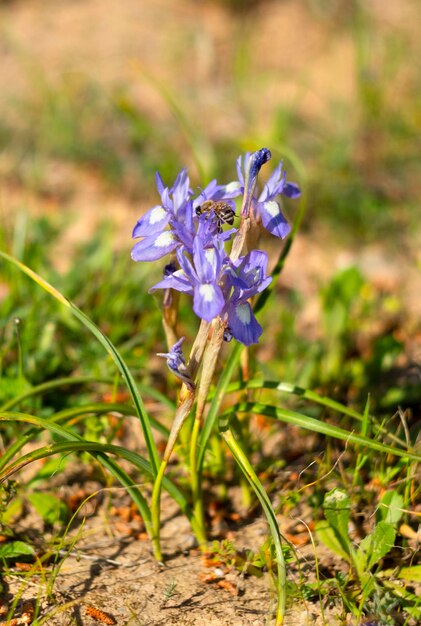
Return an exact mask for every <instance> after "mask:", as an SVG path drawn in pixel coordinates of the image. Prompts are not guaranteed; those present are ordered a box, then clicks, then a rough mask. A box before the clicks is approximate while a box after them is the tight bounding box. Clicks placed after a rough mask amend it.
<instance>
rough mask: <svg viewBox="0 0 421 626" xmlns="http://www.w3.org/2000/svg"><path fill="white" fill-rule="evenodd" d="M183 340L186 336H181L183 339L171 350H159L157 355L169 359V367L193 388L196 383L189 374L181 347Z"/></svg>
mask: <svg viewBox="0 0 421 626" xmlns="http://www.w3.org/2000/svg"><path fill="white" fill-rule="evenodd" d="M183 341H184V337H181V339H179V340H178V341H177V343H175V344H174V345H173V346H172V348H171V349H170V351H169V352H158V353H157V356H162V357H164V358H165V359H167V365H168V367H169V369H170V370H171V371H172V372H174V374H175V375H176V376H177V377H178V378H180V379H181V380H182V381H183V382H184V383H186V385H188V386H189V387H191V388H192V387H194V383H193V381H192V380H191V378H190V376H189V375H188V372H187V367H186V359H185V358H184V354H183V350H182V348H181V344H182V343H183Z"/></svg>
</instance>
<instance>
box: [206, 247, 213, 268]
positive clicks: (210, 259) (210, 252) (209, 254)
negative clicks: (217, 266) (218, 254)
mask: <svg viewBox="0 0 421 626" xmlns="http://www.w3.org/2000/svg"><path fill="white" fill-rule="evenodd" d="M205 257H206V260H207V261H208V262H209V263H210V265H213V264H214V262H215V248H206V250H205Z"/></svg>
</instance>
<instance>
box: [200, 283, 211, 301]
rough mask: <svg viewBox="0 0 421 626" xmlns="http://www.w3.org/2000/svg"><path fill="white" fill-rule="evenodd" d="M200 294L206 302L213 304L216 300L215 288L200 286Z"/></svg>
mask: <svg viewBox="0 0 421 626" xmlns="http://www.w3.org/2000/svg"><path fill="white" fill-rule="evenodd" d="M199 293H200V295H201V296H202V298H203V300H204V301H205V302H212V300H213V299H214V294H215V292H214V288H213V286H212V285H200V287H199Z"/></svg>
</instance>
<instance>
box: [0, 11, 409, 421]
mask: <svg viewBox="0 0 421 626" xmlns="http://www.w3.org/2000/svg"><path fill="white" fill-rule="evenodd" d="M419 8H420V4H419V2H418V1H417V0H400V1H399V2H388V3H384V2H378V1H375V0H372V1H366V2H362V1H361V2H358V1H352V2H350V1H348V0H330V1H329V0H295V1H293V0H266V1H263V0H262V1H259V0H254V1H253V0H248V1H246V0H244V1H243V2H241V1H235V0H231V1H229V0H226V1H223V0H219V1H217V0H213V1H212V0H201V1H199V0H196V1H193V0H172V1H171V0H157V1H153V0H143V1H142V2H139V1H138V0H125V2H124V3H121V2H119V1H118V0H84V2H73V1H71V0H61V1H59V2H57V0H43V1H42V2H39V1H36V0H15V1H13V0H9V1H8V2H5V1H4V2H1V4H0V37H1V45H0V78H1V85H2V89H1V95H0V146H1V151H0V175H1V182H0V218H1V224H0V246H1V248H2V249H3V250H5V251H7V252H9V253H12V254H13V255H15V256H17V257H18V258H20V259H22V260H23V261H25V262H26V263H27V264H28V265H30V266H31V267H33V268H34V269H35V270H36V271H38V272H39V273H41V274H42V275H43V276H45V277H46V278H47V279H49V280H50V281H52V282H53V284H55V285H56V286H57V287H58V288H59V289H60V290H61V291H62V292H63V293H64V294H65V295H66V296H68V297H70V298H72V299H73V300H74V301H75V302H76V303H77V304H78V305H79V306H80V307H81V308H82V309H83V310H84V311H85V312H86V313H87V314H89V315H90V316H92V317H93V319H94V320H95V321H96V322H97V323H98V324H99V325H100V326H101V328H102V329H103V330H104V331H105V332H106V333H107V334H109V336H110V337H111V339H112V340H113V341H114V342H116V343H117V344H118V345H119V346H121V347H122V349H123V351H124V352H125V354H126V358H128V360H129V361H130V362H131V363H132V365H133V367H136V368H140V369H141V376H142V377H143V378H148V377H149V378H151V377H152V378H156V377H159V376H162V375H163V374H164V368H163V366H162V363H160V362H156V361H155V360H154V358H153V357H152V356H151V355H153V354H154V353H155V352H156V351H158V350H161V349H162V347H163V333H162V330H161V328H160V312H159V300H158V298H155V297H154V300H153V303H154V304H153V306H151V304H150V303H151V297H150V296H148V295H147V288H148V287H149V286H150V285H152V284H153V280H154V278H153V276H151V275H150V273H151V268H150V267H146V268H145V267H142V266H141V265H140V264H134V263H132V262H131V261H130V255H129V252H130V247H131V239H130V236H131V229H132V227H133V225H134V223H135V221H136V219H137V218H138V217H139V215H140V214H141V213H142V212H143V211H145V210H146V209H147V208H149V207H150V206H152V205H153V204H154V203H155V202H156V198H157V196H156V192H155V188H154V174H155V171H156V170H159V171H160V172H161V173H162V175H163V177H164V180H165V181H166V182H168V183H170V182H171V180H172V178H173V177H174V176H175V174H176V173H177V171H178V170H179V169H180V168H181V167H183V166H187V167H188V168H189V172H190V175H191V179H192V183H193V186H198V185H204V184H206V182H207V181H208V180H210V179H211V178H213V177H214V176H217V177H218V179H219V180H220V182H228V181H230V180H233V179H234V178H235V167H234V161H235V158H236V156H237V155H238V154H240V153H241V152H243V151H245V150H253V149H257V148H260V147H262V146H267V147H269V148H270V149H271V150H272V153H273V156H274V158H273V163H275V162H276V161H277V160H279V159H280V158H283V159H284V162H285V167H286V169H287V172H288V177H289V179H290V180H292V181H296V182H298V183H299V184H300V185H301V186H302V188H303V198H302V200H301V202H303V203H305V208H306V215H305V219H304V223H303V226H302V228H301V231H300V233H299V236H298V237H297V240H296V242H295V244H294V246H293V251H292V253H291V255H290V257H289V259H288V262H287V267H286V271H285V273H284V275H283V277H282V281H281V285H280V287H279V289H278V291H277V296H276V297H277V298H278V300H279V304H281V307H280V306H278V302H274V303H273V306H272V307H271V308H269V309H268V310H266V311H265V312H264V314H263V316H262V320H263V323H264V326H265V328H266V329H267V332H268V335H266V336H270V337H275V341H273V342H272V341H270V342H268V343H269V344H270V345H265V335H263V338H262V346H261V348H260V361H259V363H261V367H262V369H263V370H266V371H265V372H264V373H267V372H270V373H271V374H273V375H274V376H278V377H281V378H285V379H288V380H291V381H293V382H297V383H299V384H303V385H309V386H316V387H323V388H325V389H327V390H328V391H329V393H332V394H334V395H335V396H336V397H338V399H340V398H342V399H345V400H348V401H356V400H358V401H360V400H361V401H362V399H363V398H364V397H365V394H366V393H367V391H371V392H372V393H374V395H375V397H376V396H377V398H378V402H379V405H382V406H383V407H384V408H385V409H386V410H387V411H389V412H390V411H393V410H394V408H396V406H397V405H398V404H399V403H401V404H403V406H410V407H412V406H419V400H420V390H419V387H420V386H419V374H420V369H419V360H420V356H419V355H420V353H421V343H420V342H421V327H420V322H419V319H420V315H419V314H420V312H421V299H420V297H419V293H420V290H421V279H420V273H419V269H420V265H421V254H420V252H419V250H420V239H421V234H420V231H419V228H418V222H419V219H418V216H419V208H418V199H419V196H420V193H419V192H420V180H421V177H420V169H421V167H420V160H419V148H420V136H421V133H420V130H421V129H420V126H421V108H420V104H421V89H420V86H421V73H420V65H421V54H420V52H421V50H420V48H421V36H420V20H419ZM267 167H268V170H267V172H266V173H264V174H263V176H264V175H267V174H268V173H269V171H270V169H271V167H272V165H271V164H270V166H267ZM285 210H286V213H287V214H288V216H289V218H290V220H291V221H292V220H293V219H294V217H295V215H296V214H297V210H298V203H297V202H289V203H288V204H287V205H286V207H285ZM266 244H267V245H268V247H269V249H270V250H271V254H272V255H273V258H275V257H276V256H277V254H278V247H279V242H278V241H273V240H269V239H268V240H267V241H266V242H265V245H266ZM152 272H155V273H156V277H158V276H159V273H160V266H159V264H157V267H156V268H152ZM0 273H1V274H0V306H1V315H0V334H1V339H2V341H1V346H2V347H1V355H0V356H1V360H2V374H3V383H4V384H3V387H2V388H0V391H1V389H3V394H5V396H6V398H7V396H8V395H9V394H10V393H12V387H13V385H12V383H11V381H15V382H16V381H17V382H16V384H17V385H20V384H35V383H37V382H40V381H41V380H45V379H48V378H51V377H54V376H57V375H59V374H65V373H70V372H74V371H82V372H83V371H92V369H94V370H95V372H98V370H99V371H100V372H102V373H105V374H106V373H107V371H108V368H110V364H109V363H108V362H107V361H106V358H105V357H104V356H102V352H101V349H100V348H99V347H97V346H95V345H92V343H91V342H88V343H87V342H84V341H83V337H82V338H81V337H80V335H81V331H80V329H79V328H77V327H76V326H75V324H74V322H73V321H72V320H70V319H68V318H67V316H66V313H65V312H63V311H61V310H59V308H58V307H57V306H56V305H55V304H54V303H52V302H49V301H47V299H46V297H45V295H44V294H42V293H41V292H38V291H37V290H36V289H35V288H34V286H33V285H29V284H28V283H27V282H26V280H25V279H24V278H22V277H19V276H18V275H17V274H16V273H15V272H13V270H11V269H9V268H6V267H5V266H4V265H3V264H2V265H1V266H0ZM16 317H18V318H20V319H21V323H20V324H19V325H18V327H17V326H16V324H15V322H14V319H15V318H16ZM180 327H181V331H182V333H181V334H187V335H188V336H193V335H194V328H195V321H194V319H193V316H192V315H191V313H190V312H189V310H188V308H187V307H186V308H185V309H183V311H182V316H181V323H180ZM17 328H18V329H19V332H17ZM19 355H20V356H19ZM19 359H20V360H19ZM101 359H102V360H101ZM23 380H24V381H25V382H24V383H22V381H23ZM19 381H20V382H19ZM155 382H156V381H155ZM162 384H164V383H163V382H162Z"/></svg>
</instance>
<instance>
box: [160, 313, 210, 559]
mask: <svg viewBox="0 0 421 626" xmlns="http://www.w3.org/2000/svg"><path fill="white" fill-rule="evenodd" d="M208 333H209V323H208V322H203V321H202V323H201V325H200V328H199V331H198V333H197V336H196V339H195V341H194V344H193V347H192V350H191V353H190V358H189V362H188V364H187V369H188V372H189V374H190V377H191V379H192V380H194V378H195V376H196V374H197V370H198V369H199V366H200V363H201V360H202V356H203V352H204V349H205V346H206V343H207V339H208ZM195 397H196V388H195V387H194V385H193V384H192V385H190V386H189V385H186V384H183V386H182V387H181V391H180V399H179V403H178V407H177V411H176V414H175V417H174V421H173V424H172V427H171V432H170V436H169V438H168V441H167V446H166V448H165V452H164V457H163V459H162V461H161V465H160V466H159V469H158V474H157V476H156V478H155V482H154V486H153V490H152V504H151V518H152V529H153V533H152V534H153V536H152V544H153V551H154V556H155V558H156V559H157V560H158V561H162V550H161V538H160V525H161V492H162V481H163V478H164V475H165V470H166V468H167V465H168V461H169V460H170V458H171V455H172V452H173V450H174V446H175V444H176V441H177V438H178V435H179V434H180V430H181V428H182V426H183V424H184V422H185V421H186V419H187V417H188V415H189V414H190V411H191V409H192V407H193V404H194V401H195ZM193 530H194V533H195V535H196V537H197V540H198V541H199V543H201V544H203V543H205V542H206V536H205V534H204V526H203V524H202V523H201V522H200V518H199V522H196V520H195V524H194V529H193Z"/></svg>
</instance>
